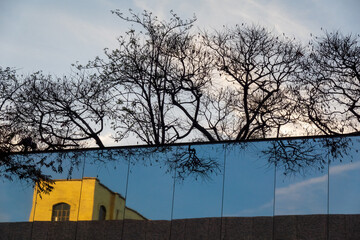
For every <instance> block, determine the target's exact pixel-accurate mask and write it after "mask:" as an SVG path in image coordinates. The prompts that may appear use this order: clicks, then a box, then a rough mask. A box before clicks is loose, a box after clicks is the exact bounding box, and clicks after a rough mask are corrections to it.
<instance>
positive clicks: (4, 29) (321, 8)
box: [0, 0, 360, 221]
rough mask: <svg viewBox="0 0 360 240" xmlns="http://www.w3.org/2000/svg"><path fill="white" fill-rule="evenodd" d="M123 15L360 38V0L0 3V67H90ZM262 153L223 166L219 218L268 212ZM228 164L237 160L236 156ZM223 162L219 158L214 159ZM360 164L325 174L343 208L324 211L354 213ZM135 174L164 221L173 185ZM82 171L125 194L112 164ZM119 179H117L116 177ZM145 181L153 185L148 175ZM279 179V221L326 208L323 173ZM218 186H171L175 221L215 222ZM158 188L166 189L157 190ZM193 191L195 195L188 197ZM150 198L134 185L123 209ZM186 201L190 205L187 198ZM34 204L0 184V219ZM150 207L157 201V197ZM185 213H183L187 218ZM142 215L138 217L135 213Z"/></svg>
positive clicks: (16, 186)
mask: <svg viewBox="0 0 360 240" xmlns="http://www.w3.org/2000/svg"><path fill="white" fill-rule="evenodd" d="M129 8H131V9H133V10H134V11H135V12H139V13H140V12H141V11H143V10H149V11H152V12H153V13H154V14H155V15H157V16H159V17H160V18H166V17H167V16H169V11H170V10H171V9H173V10H174V11H175V12H176V13H178V15H179V16H181V17H183V18H189V17H192V16H193V15H194V14H195V15H196V16H197V19H198V21H197V22H196V24H195V29H201V30H202V29H210V30H211V29H213V28H215V29H216V28H221V27H222V26H223V25H228V26H232V25H235V24H238V23H243V22H244V23H247V24H252V23H254V24H260V25H263V26H265V27H267V28H269V29H271V30H274V31H275V32H278V33H280V34H281V33H286V34H287V35H289V36H292V37H296V38H297V39H299V41H303V42H307V41H308V40H309V39H310V33H312V34H313V35H319V34H321V28H323V29H327V30H329V31H332V30H340V31H342V32H343V33H346V34H347V33H354V34H357V33H360V24H359V22H360V15H359V10H360V1H358V0H342V1H338V0H303V1H286V0H282V1H281V0H270V1H265V0H258V1H255V0H222V1H218V0H197V1H194V0H182V1H166V0H134V1H128V0H127V1H112V0H77V1H73V0H71V1H70V0H63V1H49V0H17V1H14V0H1V1H0V36H1V37H0V66H2V67H7V66H8V67H14V68H16V69H18V70H19V72H21V73H24V74H27V73H31V72H33V71H37V70H43V71H44V72H45V73H52V74H56V75H58V76H61V75H63V74H68V73H69V72H70V71H71V64H72V63H75V62H76V61H79V62H80V63H86V62H87V61H88V60H91V59H93V58H94V57H95V56H98V55H100V56H101V55H102V52H103V49H104V48H105V47H108V48H110V49H112V48H116V46H117V41H116V38H117V37H118V36H120V35H122V34H123V33H124V32H125V31H126V30H127V29H128V28H129V25H127V24H125V23H124V22H123V21H122V20H120V19H119V18H118V17H117V16H115V15H113V14H111V13H110V10H114V9H120V10H122V11H123V12H124V13H126V12H127V9H129ZM261 148H262V147H261V146H256V147H254V148H253V149H252V150H251V149H250V150H249V151H250V152H249V153H246V154H244V155H239V156H243V158H241V159H244V161H245V162H241V161H240V160H239V161H235V160H234V162H231V160H229V161H230V162H228V163H229V165H228V166H232V167H229V170H228V173H229V175H228V176H229V177H227V178H226V179H225V180H226V184H228V185H225V198H224V204H225V205H224V215H226V216H257V215H269V214H271V213H272V202H273V195H272V194H271V193H272V190H271V188H272V187H273V182H272V181H271V179H273V175H272V172H271V171H270V170H269V169H266V168H264V165H265V164H264V162H261V161H259V160H257V159H256V158H255V157H254V156H255V155H254V152H256V151H257V150H256V149H261ZM251 151H252V152H251ZM216 154H219V153H216ZM216 156H217V155H216ZM239 156H237V155H236V157H239ZM244 156H247V157H244ZM233 158H234V159H235V157H234V156H233ZM219 159H220V161H222V160H221V157H220V155H219ZM246 159H248V160H246ZM246 161H248V162H251V164H250V166H251V167H250V168H249V169H247V168H246V167H244V166H243V165H242V164H243V163H246ZM356 161H357V162H356ZM358 161H359V160H358V159H355V162H354V163H350V162H347V163H344V164H341V165H340V166H338V167H336V165H334V166H332V167H331V169H330V173H331V172H333V177H332V178H331V181H330V183H332V184H331V188H330V196H331V201H330V202H333V203H334V204H333V205H332V206H343V208H339V207H330V211H333V212H334V213H351V212H354V211H355V212H357V213H359V212H360V205H359V203H360V192H359V190H358V189H359V188H358V183H359V177H358V176H360V168H359V167H360V166H359V164H358ZM231 164H234V165H231ZM345 164H348V165H345ZM353 164H355V165H353ZM245 165H247V164H245ZM117 169H119V168H117ZM138 171H139V172H136V171H135V170H134V171H133V175H131V176H132V178H130V181H131V180H132V182H130V183H129V184H130V185H129V186H139V185H140V186H146V184H150V182H149V180H148V179H151V180H152V182H151V183H152V184H151V185H152V186H157V188H156V189H157V191H158V195H156V196H162V197H163V199H165V200H164V201H165V202H166V204H165V203H164V204H165V205H164V206H166V208H164V209H167V210H164V211H165V212H164V213H163V214H157V215H156V214H154V213H151V211H150V213H147V215H150V216H148V217H149V218H151V217H152V216H153V218H167V217H166V216H169V208H168V207H169V204H170V203H169V201H168V200H169V198H170V199H171V195H169V194H168V191H171V190H170V189H169V187H170V188H171V184H170V185H169V184H168V182H167V180H168V179H169V176H168V175H167V174H166V173H164V171H163V169H160V168H159V169H157V170H156V171H155V170H154V172H155V173H154V177H149V174H150V172H149V170H146V169H138ZM85 172H86V176H99V178H100V180H101V181H102V182H104V184H105V185H110V186H109V187H110V188H111V189H113V190H114V191H118V192H120V193H123V191H124V187H123V186H124V185H123V184H120V185H121V186H122V187H118V186H120V185H114V186H112V183H114V182H123V181H124V175H123V174H119V173H118V172H117V171H115V170H114V168H113V166H111V167H109V168H106V169H105V168H98V167H89V168H87V169H86V171H85ZM135 174H137V175H135ZM231 174H232V175H233V176H232V177H230V176H231ZM119 175H121V176H122V177H121V178H119ZM146 176H147V177H149V178H148V179H147V178H145V177H146ZM244 176H246V177H244ZM324 176H325V177H324ZM59 177H62V176H59ZM63 177H65V176H63ZM251 177H252V178H251ZM234 179H236V181H234ZM245 179H247V182H246V181H245ZM249 179H251V180H252V181H250V180H249ZM269 179H270V180H269ZM278 181H279V184H277V189H276V202H277V205H276V208H275V210H276V213H277V214H292V213H323V211H324V201H325V202H326V198H324V196H326V192H327V190H326V189H324V186H327V185H326V181H327V176H326V174H325V175H324V173H317V174H314V175H310V176H307V177H298V178H292V179H285V180H281V177H280V176H279V179H278ZM240 183H242V184H240ZM204 184H205V185H204ZM221 184H222V178H221V176H216V177H214V179H213V181H211V182H207V183H201V182H195V183H194V182H193V181H190V180H189V181H188V182H185V184H183V185H182V186H177V187H176V189H177V192H176V200H175V203H178V204H179V205H176V206H177V208H175V209H174V217H175V218H177V217H179V218H181V217H195V216H205V215H206V213H205V214H204V209H209V208H210V206H211V204H213V205H215V206H216V207H215V208H213V211H210V212H209V214H210V215H212V216H218V215H219V211H220V207H219V205H218V203H219V201H220V200H221V199H219V191H220V190H221ZM324 184H325V185H324ZM162 185H166V186H164V187H159V186H162ZM249 186H251V188H249ZM117 188H118V189H117ZM146 189H147V190H148V189H149V188H146ZM161 189H166V191H162V190H161ZM219 189H220V190H219ZM324 191H325V192H324ZM141 193H144V194H145V195H144V196H143V197H141V198H140V197H138V196H140V195H141ZM193 193H196V194H195V195H191V194H193ZM337 193H341V194H337ZM189 194H190V195H189ZM151 196H153V195H151V194H149V192H146V191H145V188H144V189H143V190H142V191H141V190H139V189H138V190H135V188H134V187H132V188H131V189H130V190H129V204H130V206H131V207H134V208H135V209H137V208H138V206H140V207H141V205H143V204H145V205H143V206H147V207H146V209H150V210H151V208H150V207H149V204H151V201H150V202H149V201H148V202H141V199H144V198H147V199H149V197H151ZM186 196H187V198H184V197H186ZM189 196H196V199H197V200H198V202H200V203H201V202H204V201H206V199H211V201H209V202H207V205H195V208H193V209H191V208H188V207H189V206H191V203H193V201H194V198H195V197H193V198H192V197H189ZM214 196H215V197H214ZM310 196H311V197H310ZM31 198H32V189H31V188H30V187H29V186H27V185H24V184H23V183H19V182H15V183H11V184H9V183H2V182H1V180H0V221H20V220H21V221H26V220H27V218H28V214H29V211H30V209H29V207H31ZM150 199H151V198H150ZM254 199H256V200H255V201H254ZM152 201H153V202H156V199H152ZM314 201H315V202H314ZM180 203H181V204H180ZM335 203H336V204H335ZM197 206H198V207H197ZM200 206H201V207H202V208H201V207H200ZM305 206H306V207H305ZM183 209H188V211H185V212H184V210H183ZM304 209H305V210H306V211H305V210H304ZM139 211H140V212H141V209H140V210H139ZM145 215H146V214H145Z"/></svg>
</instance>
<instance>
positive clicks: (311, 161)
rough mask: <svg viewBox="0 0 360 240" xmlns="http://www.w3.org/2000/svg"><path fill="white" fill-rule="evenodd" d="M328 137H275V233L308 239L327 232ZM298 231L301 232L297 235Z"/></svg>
mask: <svg viewBox="0 0 360 240" xmlns="http://www.w3.org/2000/svg"><path fill="white" fill-rule="evenodd" d="M327 143H328V142H327V139H320V138H317V139H299V140H283V141H274V142H273V147H274V158H275V160H276V164H277V167H276V189H275V215H277V216H278V217H275V219H274V223H275V236H276V237H277V238H284V237H285V238H288V239H292V238H294V237H296V236H297V237H299V236H301V237H302V238H304V239H316V238H325V237H326V234H327V230H326V229H327V216H326V214H327V206H328V161H329V148H328V144H327ZM296 234H297V235H296Z"/></svg>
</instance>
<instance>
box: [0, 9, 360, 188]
mask: <svg viewBox="0 0 360 240" xmlns="http://www.w3.org/2000/svg"><path fill="white" fill-rule="evenodd" d="M113 13H114V14H116V15H117V16H119V18H120V19H121V20H122V21H124V22H125V23H128V24H130V25H131V27H130V29H129V30H128V31H127V32H126V33H124V34H123V35H122V36H121V37H119V39H118V44H119V45H118V47H117V48H116V49H105V56H104V57H103V58H100V57H96V58H95V59H93V60H90V61H89V62H88V63H87V64H83V65H80V64H75V65H74V66H75V69H74V72H73V73H72V74H70V75H68V76H64V77H56V76H52V75H44V74H43V73H42V72H36V73H33V74H31V75H28V76H19V75H17V74H16V70H15V69H11V68H4V67H1V68H0V78H1V79H0V92H1V95H0V154H1V155H0V156H1V157H0V176H10V175H14V176H18V177H20V178H25V179H31V181H35V182H37V181H39V180H41V179H47V178H49V177H48V176H45V175H43V174H42V173H41V170H40V168H41V167H42V166H48V167H53V168H54V169H55V170H58V171H61V170H62V169H61V161H62V160H60V161H59V162H57V163H55V162H46V161H45V160H43V161H38V162H36V161H35V160H32V161H29V162H17V161H15V160H14V159H15V158H12V157H11V156H10V155H11V153H14V152H28V151H36V150H60V149H69V148H70V149H74V148H79V147H84V146H86V145H88V144H89V143H95V145H96V146H97V147H99V148H104V147H105V144H104V142H103V140H102V138H101V134H102V133H104V132H107V133H108V132H111V134H112V137H113V138H114V140H116V141H118V142H120V143H121V141H122V140H123V139H126V138H128V137H136V138H137V139H138V140H139V141H140V142H141V143H144V144H147V145H154V146H160V145H166V144H171V143H176V142H180V141H188V142H189V141H209V142H216V141H222V140H235V141H236V140H247V139H266V138H270V137H284V136H294V135H303V136H305V135H309V134H312V135H341V134H344V133H350V134H358V133H359V130H360V126H359V123H360V105H359V100H360V92H359V91H360V85H359V81H360V75H359V72H360V45H359V35H351V34H350V35H343V34H342V33H340V32H334V33H331V32H324V34H323V36H319V37H315V38H313V39H311V41H310V43H309V44H308V45H304V44H302V43H300V42H297V41H296V40H295V39H290V38H288V37H286V35H284V34H283V35H278V34H276V33H274V32H271V31H269V30H267V29H265V28H263V27H261V26H256V25H246V24H241V25H236V26H234V27H224V28H223V29H221V30H213V31H206V30H202V31H196V30H194V28H193V24H194V23H195V22H196V18H195V17H194V18H191V19H186V20H184V19H181V18H180V17H179V16H178V15H176V14H175V13H173V12H171V18H170V19H169V20H160V19H158V18H157V17H156V16H154V15H152V13H150V12H147V11H144V12H143V13H142V14H136V13H133V12H132V11H130V13H129V14H128V15H124V14H123V13H122V12H120V11H119V10H115V11H113ZM106 126H107V127H106ZM298 126H301V127H300V129H297V130H296V131H294V129H295V128H296V127H298ZM289 129H291V130H292V131H289ZM327 144H328V143H327ZM285 147H286V146H285V145H284V144H283V145H277V146H275V147H274V149H278V150H279V151H278V154H279V153H281V152H283V153H285V152H284V151H283V150H284V149H285ZM291 147H293V146H291ZM310 148H311V147H310ZM296 149H299V150H298V152H296V153H295V155H296V156H299V151H300V150H301V147H300V148H299V147H298V148H296ZM305 149H306V148H305ZM302 150H304V149H302ZM190 152H193V150H192V149H191V148H189V153H190ZM270 152H271V151H270ZM190 155H193V154H192V153H191V154H190ZM190 155H189V156H190ZM182 158H183V159H186V157H185V158H184V157H183V156H182ZM194 160H196V161H194ZM270 160H271V159H270ZM190 161H193V162H192V163H194V162H197V163H201V161H200V160H199V159H197V158H196V156H195V158H192V159H190ZM297 161H298V159H296V161H295V162H293V164H296V163H297ZM190 163H191V162H190ZM56 164H57V165H56ZM187 164H188V165H189V162H183V165H182V166H183V167H184V166H187ZM207 164H208V165H207V166H213V165H212V163H211V162H207ZM55 165H56V167H55ZM290 165H291V164H290ZM297 166H298V165H297ZM193 167H194V166H191V168H193ZM202 169H207V167H206V166H205V167H204V166H203V168H202ZM294 169H295V168H294Z"/></svg>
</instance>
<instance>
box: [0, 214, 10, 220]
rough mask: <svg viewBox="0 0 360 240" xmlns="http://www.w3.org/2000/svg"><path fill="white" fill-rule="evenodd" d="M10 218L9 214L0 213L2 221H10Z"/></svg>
mask: <svg viewBox="0 0 360 240" xmlns="http://www.w3.org/2000/svg"><path fill="white" fill-rule="evenodd" d="M10 219H11V218H10V216H9V215H8V214H4V213H0V222H10Z"/></svg>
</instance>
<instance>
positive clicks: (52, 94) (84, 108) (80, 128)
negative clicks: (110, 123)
mask: <svg viewBox="0 0 360 240" xmlns="http://www.w3.org/2000/svg"><path fill="white" fill-rule="evenodd" d="M108 101H109V96H108V94H107V92H106V90H105V89H104V88H103V86H102V84H101V83H99V82H98V81H96V80H94V79H93V76H84V75H83V74H81V73H80V74H78V75H75V76H73V77H70V78H67V77H63V78H54V77H52V76H50V75H49V76H45V75H43V74H42V73H34V74H32V75H30V76H29V77H26V78H25V79H24V82H23V83H22V87H21V88H20V90H19V91H17V92H16V93H15V94H14V95H13V96H12V111H11V112H9V113H8V117H9V119H11V121H12V122H13V123H17V124H23V125H26V126H27V129H29V130H30V129H31V131H30V132H33V133H34V136H29V137H32V138H33V141H36V144H37V147H38V148H39V149H52V150H56V149H63V148H75V147H79V146H80V145H82V144H85V143H86V142H87V141H89V140H94V141H95V143H96V144H97V145H98V146H99V147H100V148H103V147H104V144H103V143H102V141H101V139H100V137H99V135H100V133H101V132H102V130H103V129H104V121H105V120H104V118H105V112H106V108H107V102H108Z"/></svg>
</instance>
